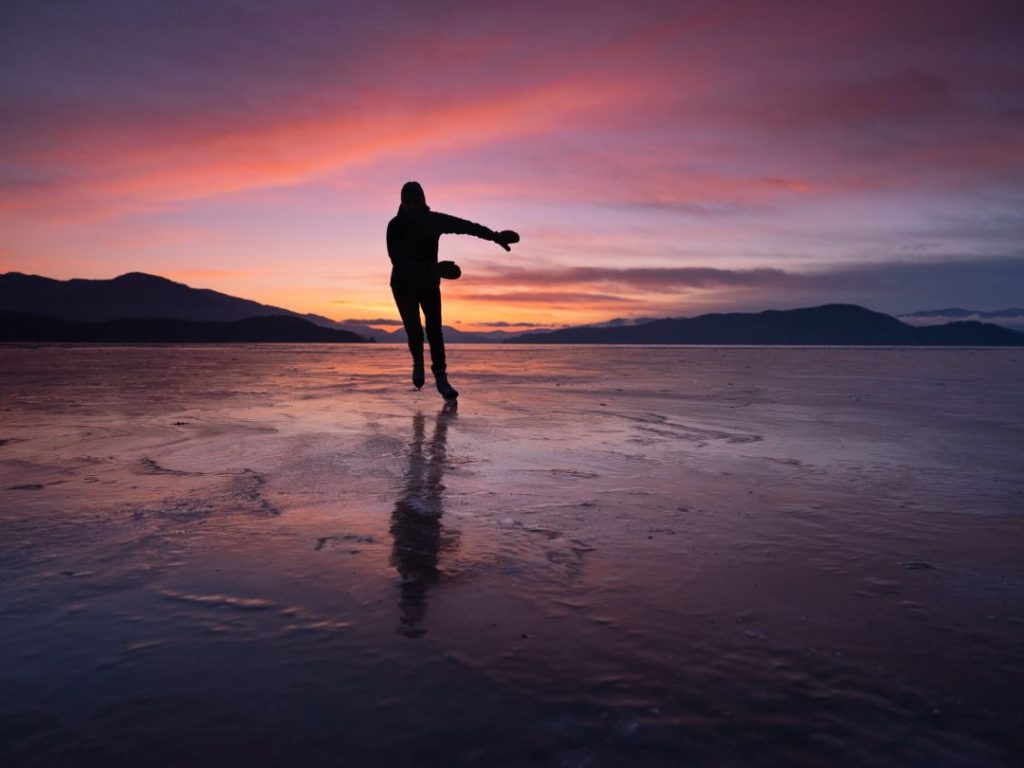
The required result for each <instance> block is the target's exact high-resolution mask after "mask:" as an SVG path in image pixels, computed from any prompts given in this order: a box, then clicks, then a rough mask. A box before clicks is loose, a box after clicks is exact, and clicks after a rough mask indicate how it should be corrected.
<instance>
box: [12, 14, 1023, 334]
mask: <svg viewBox="0 0 1024 768" xmlns="http://www.w3.org/2000/svg"><path fill="white" fill-rule="evenodd" d="M0 36H2V39H0V51H2V52H0V64H2V66H0V103H2V105H3V107H2V109H3V112H4V118H3V120H2V121H0V152H2V156H0V157H2V160H0V271H20V272H27V273H33V274H42V275H46V276H49V277H56V278H62V279H66V278H70V277H90V278H109V277H114V276H116V275H118V274H121V273H124V272H128V271H144V272H150V273H153V274H159V275H163V276H166V277H169V278H172V279H176V280H180V281H182V282H186V283H188V284H190V285H193V286H196V287H208V288H213V289H216V290H220V291H223V292H226V293H230V294H234V295H238V296H243V297H246V298H252V299H256V300H259V301H263V302H266V303H271V304H277V305H281V306H285V307H288V308H291V309H296V310H300V311H308V312H317V313H320V314H324V315H327V316H329V317H332V318H335V319H346V318H380V319H387V318H390V317H395V316H397V312H396V310H395V309H394V306H393V302H392V299H391V296H390V291H389V289H388V274H389V267H390V265H389V262H388V260H387V254H386V250H385V244H384V230H385V227H386V225H387V221H388V219H389V218H390V217H391V216H393V215H394V213H395V210H396V208H397V204H398V191H399V189H400V187H401V185H402V183H403V182H404V181H406V180H409V179H416V180H419V181H420V182H421V183H422V184H423V186H424V189H425V190H426V193H427V199H428V202H429V203H430V204H431V206H432V207H433V208H434V209H435V210H440V211H443V212H446V213H451V214H453V215H456V216H461V217H463V218H467V219H470V220H473V221H477V222H479V223H482V224H485V225H487V226H490V227H492V228H495V229H504V228H511V229H516V230H517V231H519V232H520V234H521V235H522V243H521V244H520V245H519V246H515V247H514V248H513V251H512V253H511V254H505V252H504V251H502V250H501V249H500V248H499V247H498V246H496V245H494V244H492V243H488V242H484V241H481V240H477V239H475V238H468V237H462V238H460V237H454V236H448V237H446V238H445V239H444V240H443V241H442V245H441V253H442V258H453V259H455V260H456V261H458V262H459V263H460V264H461V266H462V268H463V273H464V277H463V279H462V280H460V281H458V282H457V283H447V284H446V285H445V290H446V304H445V320H446V322H448V323H451V324H455V325H458V326H460V327H463V328H483V327H492V326H490V325H489V324H493V323H536V324H539V325H548V324H562V323H582V322H593V321H600V320H605V319H608V318H610V317H614V316H619V317H625V316H632V317H638V316H665V315H676V316H680V315H692V314H697V313H700V312H704V311H712V310H722V309H739V310H758V309H764V308H785V307H794V306H807V305H810V304H815V303H825V302H832V301H842V302H854V303H859V304H863V305H865V306H868V307H870V308H873V309H878V310H881V311H887V312H896V313H898V312H906V311H913V310H917V309H926V308H934V307H941V306H953V305H959V306H968V307H971V308H976V309H997V308H1001V307H1004V306H1011V305H1017V306H1020V305H1022V304H1024V245H1022V243H1024V127H1022V126H1024V54H1022V53H1021V52H1022V51H1024V12H1022V11H1021V7H1020V5H1019V3H1012V2H957V3H947V2H906V3H899V4H895V3H891V2H856V3H853V2H837V3H820V2H807V3H803V2H793V3H767V2H763V3H762V2H758V3H748V2H716V3H711V2H708V3H704V2H670V3H654V2H648V3H627V2H621V3H619V2H600V1H599V2H587V3H569V4H557V3H550V2H543V3H533V2H520V3H515V4H513V5H508V4H504V3H502V4H497V3H494V4H491V3H475V4H471V3H466V2H442V3H394V2H383V3H378V4H372V7H371V4H368V3H358V4H357V3H352V4H344V3H338V2H307V1H305V0H303V1H300V2H252V1H248V2H242V1H241V0H238V1H236V2H222V1H220V0H218V1H211V0H204V1H202V2H199V1H192V0H175V1H174V2H171V1H170V0H161V1H159V2H157V1H155V0H136V1H133V2H130V3H125V2H109V1H108V2H105V1H103V0H99V1H97V2H90V3H80V2H70V1H69V2H52V3H39V2H23V1H21V0H13V1H11V2H6V3H4V5H3V8H2V10H0Z"/></svg>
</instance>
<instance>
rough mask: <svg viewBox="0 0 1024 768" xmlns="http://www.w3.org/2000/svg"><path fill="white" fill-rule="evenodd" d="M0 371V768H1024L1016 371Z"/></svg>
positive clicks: (272, 358) (1022, 472)
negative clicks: (448, 392)
mask: <svg viewBox="0 0 1024 768" xmlns="http://www.w3.org/2000/svg"><path fill="white" fill-rule="evenodd" d="M450 366H451V368H450V373H451V379H452V382H453V384H454V385H455V386H456V387H457V388H458V389H459V390H460V391H461V392H462V393H463V396H462V398H461V401H460V403H459V407H458V409H456V410H451V409H444V408H442V401H441V400H440V398H439V397H438V395H437V393H436V392H435V391H433V389H431V388H429V387H431V383H430V382H428V387H425V388H424V390H423V391H422V392H416V391H414V390H412V388H411V386H410V385H409V384H408V368H409V365H408V353H407V351H406V350H405V349H404V348H403V347H398V346H392V345H365V346H363V345H359V346H296V345H281V346H221V347H181V346H168V347H152V348H145V347H116V346H111V347H77V346H41V347H29V346H20V347H19V346H6V347H0V403H2V404H0V542H2V543H0V694H2V695H0V763H2V764H3V765H4V766H46V767H47V768H51V767H52V766H64V765H67V766H83V765H102V766H121V765H124V766H137V765H147V766H206V765H209V766H221V765H251V766H269V765H296V766H321V765H322V766H343V765H351V766H377V765H380V766H424V765H438V766H461V765H474V766H475V765H479V766H528V765H529V766H581V767H582V766H682V765H685V766H689V765H693V766H716V767H717V766H778V765H786V766H818V765H827V766H865V767H867V766H871V767H876V766H957V767H959V766H963V767H964V768H980V767H984V766H1014V765H1021V764H1022V761H1024V710H1022V706H1021V704H1022V701H1024V699H1022V691H1024V350H1000V349H985V350H974V349H959V350H945V349H816V348H804V349H799V348H782V349H780V348H678V347H677V348H622V347H613V348H608V347H521V346H511V345H509V346H462V347H459V346H456V347H453V348H451V350H450Z"/></svg>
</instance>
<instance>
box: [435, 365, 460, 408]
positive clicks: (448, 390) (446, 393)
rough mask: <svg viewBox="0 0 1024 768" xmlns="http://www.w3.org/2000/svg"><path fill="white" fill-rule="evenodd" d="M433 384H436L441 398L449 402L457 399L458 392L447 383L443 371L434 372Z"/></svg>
mask: <svg viewBox="0 0 1024 768" xmlns="http://www.w3.org/2000/svg"><path fill="white" fill-rule="evenodd" d="M434 382H435V383H436V384H437V391H438V392H440V393H441V397H443V398H444V399H445V400H447V401H449V402H451V401H453V400H457V399H458V397H459V393H458V391H457V390H456V389H455V387H453V386H452V385H451V384H449V383H448V374H447V373H446V372H445V371H437V370H435V371H434Z"/></svg>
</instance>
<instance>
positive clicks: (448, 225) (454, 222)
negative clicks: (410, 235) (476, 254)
mask: <svg viewBox="0 0 1024 768" xmlns="http://www.w3.org/2000/svg"><path fill="white" fill-rule="evenodd" d="M434 218H435V221H437V224H438V227H439V229H440V232H441V234H445V235H473V236H474V237H479V238H481V239H483V240H490V241H492V242H495V243H497V244H498V245H500V246H501V247H502V248H504V249H505V250H506V251H510V250H512V249H511V248H509V245H511V244H512V243H518V242H519V235H517V234H516V233H515V232H513V231H512V230H509V229H506V230H504V231H502V232H495V231H494V230H493V229H490V228H488V227H485V226H484V225H483V224H476V223H474V222H472V221H466V220H465V219H460V218H458V217H457V216H449V215H448V214H447V213H434Z"/></svg>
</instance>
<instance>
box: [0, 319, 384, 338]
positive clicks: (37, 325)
mask: <svg viewBox="0 0 1024 768" xmlns="http://www.w3.org/2000/svg"><path fill="white" fill-rule="evenodd" d="M0 341H36V342H103V343H106V342H110V343H118V342H119V343H136V344H149V343H168V344H169V343H188V344H209V343H239V342H282V343H283V342H290V343H298V342H302V343H331V344H338V343H353V342H365V341H367V339H365V338H363V337H361V336H357V335H356V334H354V333H350V332H348V331H341V330H336V329H333V328H324V327H322V326H319V325H315V324H313V323H311V322H309V321H308V320H304V319H303V318H301V317H286V316H281V315H272V316H269V317H249V318H246V319H244V320H233V321H230V322H196V321H192V320H174V319H148V318H129V319H120V320H108V321H106V322H100V323H89V322H80V321H75V320H63V319H60V318H54V317H45V316H42V315H31V314H26V313H22V312H0Z"/></svg>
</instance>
